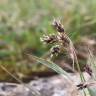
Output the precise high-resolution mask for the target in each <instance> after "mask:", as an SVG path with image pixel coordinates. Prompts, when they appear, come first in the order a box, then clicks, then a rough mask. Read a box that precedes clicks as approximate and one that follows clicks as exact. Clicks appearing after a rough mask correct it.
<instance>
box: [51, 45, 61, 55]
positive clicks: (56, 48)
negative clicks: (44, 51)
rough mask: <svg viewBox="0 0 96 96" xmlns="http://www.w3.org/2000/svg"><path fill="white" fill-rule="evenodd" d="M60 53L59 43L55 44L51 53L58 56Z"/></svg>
mask: <svg viewBox="0 0 96 96" xmlns="http://www.w3.org/2000/svg"><path fill="white" fill-rule="evenodd" d="M58 53H60V46H59V45H56V46H53V47H52V48H51V54H52V55H56V56H57V55H58Z"/></svg>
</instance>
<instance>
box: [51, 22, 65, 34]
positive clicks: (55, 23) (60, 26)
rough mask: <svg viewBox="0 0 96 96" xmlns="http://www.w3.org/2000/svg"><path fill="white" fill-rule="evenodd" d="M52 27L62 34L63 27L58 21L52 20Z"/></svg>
mask: <svg viewBox="0 0 96 96" xmlns="http://www.w3.org/2000/svg"><path fill="white" fill-rule="evenodd" d="M52 25H53V27H54V28H55V29H56V30H57V31H58V32H60V33H63V32H64V28H63V25H62V24H61V23H60V21H56V20H54V21H53V23H52Z"/></svg>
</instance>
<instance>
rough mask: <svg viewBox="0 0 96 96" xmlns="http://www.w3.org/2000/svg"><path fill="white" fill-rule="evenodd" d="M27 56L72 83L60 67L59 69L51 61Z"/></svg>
mask: <svg viewBox="0 0 96 96" xmlns="http://www.w3.org/2000/svg"><path fill="white" fill-rule="evenodd" d="M28 56H31V57H32V58H33V59H34V60H36V61H37V62H39V63H41V64H43V65H45V66H47V67H49V68H51V69H53V70H54V71H55V72H57V73H58V74H61V75H63V76H64V78H66V79H68V80H70V81H72V80H71V79H70V77H69V74H68V73H67V72H66V71H64V70H63V69H62V68H61V67H59V66H58V65H57V64H55V63H53V62H51V61H48V60H45V59H42V58H39V57H36V56H33V55H30V54H28Z"/></svg>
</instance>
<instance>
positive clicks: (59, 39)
mask: <svg viewBox="0 0 96 96" xmlns="http://www.w3.org/2000/svg"><path fill="white" fill-rule="evenodd" d="M52 26H53V27H54V28H55V30H56V31H57V34H49V35H43V37H42V38H41V41H43V42H44V43H45V44H52V45H54V46H52V48H51V49H50V52H51V56H53V55H58V53H60V52H62V51H63V50H64V49H66V50H67V51H68V52H69V51H70V52H69V53H70V55H71V57H72V56H73V52H72V50H71V46H70V45H71V42H70V39H69V37H68V36H67V34H66V32H65V31H64V28H63V25H62V24H61V22H60V20H58V21H57V20H55V19H54V21H53V23H52ZM69 46H70V47H69ZM71 53H72V54H71ZM72 59H73V57H72Z"/></svg>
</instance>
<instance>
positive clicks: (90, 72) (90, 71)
mask: <svg viewBox="0 0 96 96" xmlns="http://www.w3.org/2000/svg"><path fill="white" fill-rule="evenodd" d="M84 71H86V72H87V73H88V74H89V75H90V76H92V69H91V68H90V67H89V66H88V65H86V66H85V67H84Z"/></svg>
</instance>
